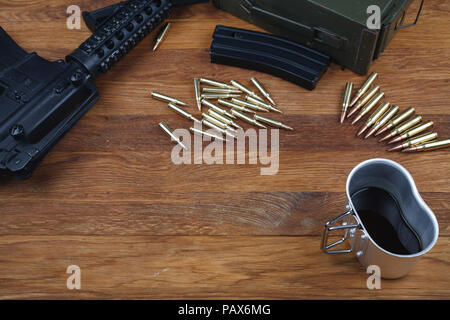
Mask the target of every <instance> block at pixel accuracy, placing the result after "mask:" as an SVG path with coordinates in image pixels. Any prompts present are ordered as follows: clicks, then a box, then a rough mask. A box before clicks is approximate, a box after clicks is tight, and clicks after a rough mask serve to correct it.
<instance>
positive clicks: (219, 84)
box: [200, 78, 236, 89]
mask: <svg viewBox="0 0 450 320" xmlns="http://www.w3.org/2000/svg"><path fill="white" fill-rule="evenodd" d="M200 82H201V83H204V84H207V85H210V86H213V87H218V88H224V89H236V88H235V87H233V86H231V85H229V84H226V83H223V82H220V81H216V80H212V79H208V78H200Z"/></svg>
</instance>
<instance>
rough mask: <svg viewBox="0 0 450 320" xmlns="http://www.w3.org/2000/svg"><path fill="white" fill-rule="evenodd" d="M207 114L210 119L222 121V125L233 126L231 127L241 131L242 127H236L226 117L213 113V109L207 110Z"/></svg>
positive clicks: (236, 125)
mask: <svg viewBox="0 0 450 320" xmlns="http://www.w3.org/2000/svg"><path fill="white" fill-rule="evenodd" d="M208 114H209V115H210V116H211V117H214V118H216V119H217V120H219V121H222V122H223V123H226V124H227V125H229V126H233V127H235V128H237V129H242V127H241V126H240V125H238V124H237V123H236V122H234V121H233V120H231V119H230V118H228V117H227V116H224V115H222V114H220V113H218V112H216V111H214V110H213V109H209V110H208Z"/></svg>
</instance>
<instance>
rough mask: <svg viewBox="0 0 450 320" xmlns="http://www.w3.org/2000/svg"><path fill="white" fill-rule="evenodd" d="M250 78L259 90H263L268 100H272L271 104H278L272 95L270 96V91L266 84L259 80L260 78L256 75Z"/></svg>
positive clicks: (262, 92)
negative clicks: (265, 86)
mask: <svg viewBox="0 0 450 320" xmlns="http://www.w3.org/2000/svg"><path fill="white" fill-rule="evenodd" d="M250 80H251V82H252V83H253V84H254V85H255V87H256V88H258V90H259V92H261V94H262V95H263V96H264V97H265V98H266V99H267V100H269V102H270V103H271V104H273V105H274V106H275V105H276V104H275V101H273V99H272V97H271V96H270V93H269V91H267V90H266V88H264V86H263V85H262V84H261V82H259V81H258V79H256V78H255V77H252V78H251V79H250Z"/></svg>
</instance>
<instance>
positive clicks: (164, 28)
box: [153, 22, 171, 51]
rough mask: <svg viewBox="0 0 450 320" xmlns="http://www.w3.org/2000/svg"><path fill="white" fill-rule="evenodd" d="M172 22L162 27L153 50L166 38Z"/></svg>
mask: <svg viewBox="0 0 450 320" xmlns="http://www.w3.org/2000/svg"><path fill="white" fill-rule="evenodd" d="M170 25H171V24H170V22H168V23H166V24H165V25H164V27H162V28H161V30H160V31H159V33H158V36H157V37H156V41H155V45H154V46H153V51H155V50H156V49H157V48H158V47H159V45H160V44H161V42H162V41H163V40H164V37H165V36H166V33H167V31H169V28H170Z"/></svg>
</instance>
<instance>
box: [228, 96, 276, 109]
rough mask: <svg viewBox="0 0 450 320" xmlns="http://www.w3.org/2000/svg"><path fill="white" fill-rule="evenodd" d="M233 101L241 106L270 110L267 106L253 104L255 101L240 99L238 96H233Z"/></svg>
mask: <svg viewBox="0 0 450 320" xmlns="http://www.w3.org/2000/svg"><path fill="white" fill-rule="evenodd" d="M231 102H233V103H235V104H238V105H240V106H243V107H247V108H249V109H252V110H255V111H260V112H269V110H267V109H266V108H263V107H260V106H258V105H256V104H253V103H250V102H247V101H244V100H241V99H238V98H232V99H231Z"/></svg>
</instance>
